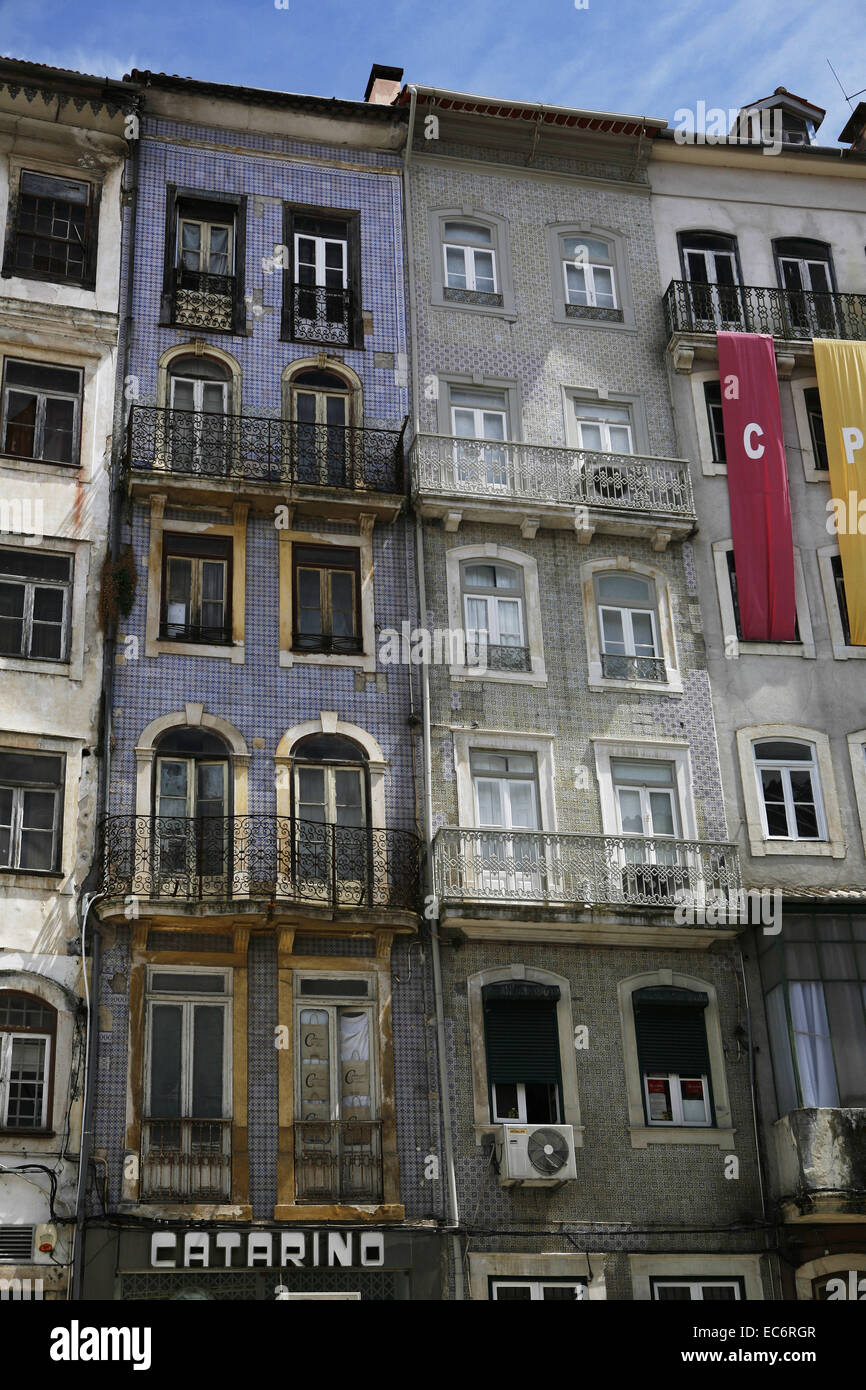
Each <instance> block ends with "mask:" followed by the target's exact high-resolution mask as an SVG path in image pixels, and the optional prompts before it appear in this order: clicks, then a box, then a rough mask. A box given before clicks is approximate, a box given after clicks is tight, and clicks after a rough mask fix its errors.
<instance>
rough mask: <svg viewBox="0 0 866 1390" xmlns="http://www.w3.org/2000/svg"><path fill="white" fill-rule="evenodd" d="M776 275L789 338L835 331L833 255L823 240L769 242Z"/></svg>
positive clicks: (836, 320) (803, 238) (820, 334)
mask: <svg viewBox="0 0 866 1390" xmlns="http://www.w3.org/2000/svg"><path fill="white" fill-rule="evenodd" d="M773 255H774V257H775V260H776V274H777V276H778V279H779V286H780V288H781V289H784V290H787V291H788V294H787V295H786V296H785V302H786V306H787V310H788V316H789V323H790V328H791V332H790V335H789V336H790V337H792V338H795V337H796V338H800V337H809V338H811V337H812V336H813V335H816V336H821V337H827V336H828V335H829V336H833V335H835V334H836V333H837V331H838V316H837V310H836V299H835V295H834V290H835V288H836V282H835V276H834V274H833V257H832V253H831V251H830V247H829V246H828V245H827V243H826V242H823V241H813V240H812V239H811V238H807V237H779V238H778V239H777V240H776V241H774V242H773Z"/></svg>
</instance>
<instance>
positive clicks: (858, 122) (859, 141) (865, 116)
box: [839, 101, 866, 154]
mask: <svg viewBox="0 0 866 1390" xmlns="http://www.w3.org/2000/svg"><path fill="white" fill-rule="evenodd" d="M848 141H850V144H851V149H852V150H853V151H854V153H855V154H866V101H859V102H858V103H857V105H856V107H855V108H854V110H853V112H852V113H851V115H850V117H849V118H848V124H847V125H846V127H845V129H844V130H843V131H842V134H841V135H840V136H839V143H840V145H844V144H846V143H847V142H848Z"/></svg>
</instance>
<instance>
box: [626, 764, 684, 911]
mask: <svg viewBox="0 0 866 1390" xmlns="http://www.w3.org/2000/svg"><path fill="white" fill-rule="evenodd" d="M610 769H611V777H612V780H613V792H614V799H615V805H616V816H617V829H618V831H619V834H620V836H621V837H622V838H621V842H620V843H619V845H618V847H617V849H616V856H617V859H618V862H619V863H620V864H621V866H622V886H623V895H624V896H625V898H626V899H627V900H630V899H634V898H637V899H648V900H650V901H658V900H664V899H667V898H671V897H673V895H674V893H675V892H677V891H678V890H680V889H684V888H688V887H689V886H690V877H689V870H688V867H687V865H686V864H685V863H684V862H683V853H682V850H681V848H680V846H679V845H678V844H677V843H676V837H678V836H680V834H681V828H680V808H679V803H678V797H677V792H676V778H675V771H674V764H673V763H668V762H653V761H652V760H650V759H649V758H633V759H632V758H611V760H610ZM666 841H670V843H666Z"/></svg>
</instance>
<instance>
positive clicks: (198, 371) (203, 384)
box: [168, 356, 231, 474]
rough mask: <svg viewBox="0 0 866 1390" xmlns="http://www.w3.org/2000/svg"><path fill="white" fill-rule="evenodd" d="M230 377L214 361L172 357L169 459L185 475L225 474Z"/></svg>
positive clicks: (223, 366)
mask: <svg viewBox="0 0 866 1390" xmlns="http://www.w3.org/2000/svg"><path fill="white" fill-rule="evenodd" d="M230 380H231V378H230V374H229V370H228V368H227V367H226V366H225V365H224V364H223V363H222V362H218V361H217V360H216V358H213V357H193V356H188V357H175V358H174V359H173V360H172V362H171V365H170V367H169V373H168V384H169V405H170V407H171V411H170V415H169V449H168V453H169V457H170V460H171V467H172V468H173V469H176V470H177V471H178V472H184V473H217V474H221V473H225V472H226V471H227V469H228V464H229V452H228V446H229V435H228V430H227V422H226V417H227V416H228V414H229V402H230V399H231V396H230Z"/></svg>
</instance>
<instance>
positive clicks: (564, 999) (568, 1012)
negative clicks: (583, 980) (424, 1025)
mask: <svg viewBox="0 0 866 1390" xmlns="http://www.w3.org/2000/svg"><path fill="white" fill-rule="evenodd" d="M502 980H527V981H530V982H531V983H533V984H540V985H558V986H559V1002H558V1003H557V1005H556V1028H557V1035H558V1040H559V1062H560V1069H561V1073H562V1123H563V1124H566V1125H571V1126H572V1127H573V1129H574V1145H575V1148H578V1149H579V1148H581V1147H582V1146H583V1125H582V1123H581V1118H580V1098H579V1096H578V1090H577V1066H576V1063H575V1061H574V1055H575V1054H574V1022H573V1018H572V1008H571V984H570V982H569V981H568V980H567V979H566V978H565V976H564V975H555V974H553V973H552V972H551V971H550V970H537V969H535V968H534V967H533V966H529V965H519V964H517V965H504V966H494V967H492V968H489V969H487V970H479V971H477V972H476V973H475V974H473V975H470V976H469V978H468V979H467V981H466V994H467V1001H468V1008H469V1053H470V1058H471V1063H472V1106H473V1118H474V1125H475V1143H476V1145H478V1144H481V1143H482V1142H483V1138H484V1136H485V1135H494V1136H495V1135H497V1134H499V1132H500V1130H501V1128H502V1126H501V1124H494V1123H493V1122H492V1120H491V1115H490V1098H489V1092H490V1088H489V1083H488V1079H487V1050H486V1046H485V1041H484V1003H483V996H482V989H483V987H484V985H492V984H496V983H498V982H499V981H502Z"/></svg>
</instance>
